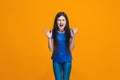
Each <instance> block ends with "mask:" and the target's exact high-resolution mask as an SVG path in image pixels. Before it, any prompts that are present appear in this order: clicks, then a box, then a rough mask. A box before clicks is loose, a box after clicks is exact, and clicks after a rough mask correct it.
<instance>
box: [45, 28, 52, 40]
mask: <svg viewBox="0 0 120 80" xmlns="http://www.w3.org/2000/svg"><path fill="white" fill-rule="evenodd" d="M45 35H46V36H47V37H48V38H52V31H49V30H48V29H45Z"/></svg>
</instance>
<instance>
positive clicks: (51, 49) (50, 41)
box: [45, 29, 54, 52]
mask: <svg viewBox="0 0 120 80" xmlns="http://www.w3.org/2000/svg"><path fill="white" fill-rule="evenodd" d="M45 34H46V36H47V37H48V48H49V50H50V51H51V52H53V48H54V44H53V43H54V42H53V38H52V31H49V30H48V29H46V30H45Z"/></svg>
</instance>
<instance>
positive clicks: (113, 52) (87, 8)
mask: <svg viewBox="0 0 120 80" xmlns="http://www.w3.org/2000/svg"><path fill="white" fill-rule="evenodd" d="M119 4H120V2H119V0H52V1H51V0H1V1H0V11H1V12H0V28H1V29H0V38H1V39H0V80H54V75H53V68H52V61H51V59H50V58H51V54H52V53H51V52H50V51H49V49H48V40H47V37H46V36H45V35H44V33H43V32H44V29H45V28H46V27H48V28H49V29H52V27H53V23H54V18H55V15H56V13H58V12H59V11H64V12H65V13H66V14H67V15H68V18H69V22H70V27H71V28H74V27H76V26H77V27H78V29H79V30H78V34H77V35H76V37H75V48H74V50H73V51H72V55H73V62H72V72H71V80H120V22H119V21H120V6H119Z"/></svg>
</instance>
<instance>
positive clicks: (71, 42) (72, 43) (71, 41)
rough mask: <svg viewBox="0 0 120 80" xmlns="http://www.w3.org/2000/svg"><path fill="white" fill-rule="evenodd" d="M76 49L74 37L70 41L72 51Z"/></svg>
mask: <svg viewBox="0 0 120 80" xmlns="http://www.w3.org/2000/svg"><path fill="white" fill-rule="evenodd" d="M73 48H74V37H73V38H71V39H70V51H72V50H73Z"/></svg>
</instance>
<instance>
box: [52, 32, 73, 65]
mask: <svg viewBox="0 0 120 80" xmlns="http://www.w3.org/2000/svg"><path fill="white" fill-rule="evenodd" d="M57 41H58V48H57V50H56V53H55V54H52V57H51V59H52V60H53V61H57V62H61V63H62V62H68V61H71V60H72V54H70V53H69V52H68V50H67V48H66V35H65V32H64V33H61V32H57Z"/></svg>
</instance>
